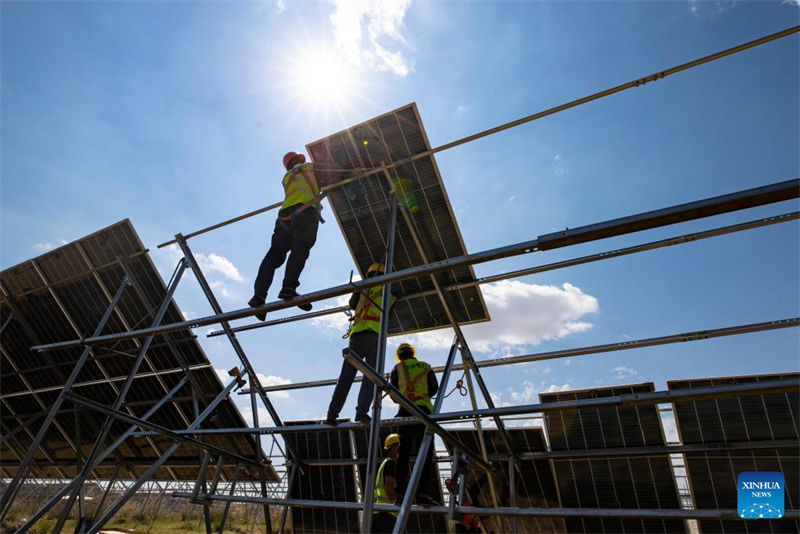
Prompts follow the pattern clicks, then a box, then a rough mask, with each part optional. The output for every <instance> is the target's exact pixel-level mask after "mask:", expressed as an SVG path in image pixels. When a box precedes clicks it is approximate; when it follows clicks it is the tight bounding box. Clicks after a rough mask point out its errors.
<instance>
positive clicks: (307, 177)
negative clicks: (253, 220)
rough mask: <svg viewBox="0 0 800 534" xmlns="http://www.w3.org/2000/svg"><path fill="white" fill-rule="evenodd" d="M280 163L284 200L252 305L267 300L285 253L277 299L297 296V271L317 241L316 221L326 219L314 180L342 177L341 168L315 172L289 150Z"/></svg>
mask: <svg viewBox="0 0 800 534" xmlns="http://www.w3.org/2000/svg"><path fill="white" fill-rule="evenodd" d="M283 166H284V167H285V168H286V174H284V176H283V192H284V201H283V204H282V205H281V208H280V211H279V212H278V219H277V220H276V221H275V229H274V231H273V233H272V243H271V245H270V247H269V251H268V252H267V255H266V256H264V259H263V260H262V262H261V266H260V267H259V268H258V275H257V276H256V281H255V284H254V288H253V289H254V293H253V298H251V299H250V301H249V302H248V304H249V305H250V306H251V307H254V308H255V307H258V306H261V305H263V304H264V303H265V302H266V299H267V292H268V291H269V288H270V286H271V285H272V279H273V277H274V276H275V270H276V269H277V268H278V267H280V266H281V265H283V262H284V261H286V256H287V254H288V256H289V260H288V261H286V272H285V273H284V276H283V286H282V288H281V290H280V293H278V298H279V299H283V300H291V299H293V298H295V297H297V296H298V293H297V287H298V286H299V285H300V273H302V272H303V268H304V267H305V265H306V260H307V259H308V255H309V253H310V251H311V248H312V247H313V246H314V243H316V241H317V230H318V228H319V223H320V222H325V221H323V220H322V216H321V215H320V212H321V211H322V204H321V203H320V202H321V201H322V198H323V194H322V193H321V191H320V187H319V184H318V183H317V177H318V174H319V173H320V172H324V173H326V176H325V179H328V180H331V181H333V180H336V179H338V178H339V177H340V176H341V171H335V170H333V169H330V168H329V169H318V170H317V172H315V169H314V164H313V163H310V162H309V163H306V157H305V156H304V155H303V154H300V153H299V152H288V153H287V154H286V155H285V156H283ZM299 308H300V309H301V310H304V311H310V310H311V304H310V303H306V304H301V305H300V306H299ZM256 317H257V318H258V319H260V320H262V321H264V320H266V318H267V314H266V313H262V314H258V315H256Z"/></svg>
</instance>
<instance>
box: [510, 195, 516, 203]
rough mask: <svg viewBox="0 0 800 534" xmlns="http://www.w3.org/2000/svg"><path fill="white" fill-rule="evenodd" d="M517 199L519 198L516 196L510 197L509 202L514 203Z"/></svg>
mask: <svg viewBox="0 0 800 534" xmlns="http://www.w3.org/2000/svg"><path fill="white" fill-rule="evenodd" d="M515 198H517V197H516V195H511V196H510V197H508V201H509V202H514V199H515Z"/></svg>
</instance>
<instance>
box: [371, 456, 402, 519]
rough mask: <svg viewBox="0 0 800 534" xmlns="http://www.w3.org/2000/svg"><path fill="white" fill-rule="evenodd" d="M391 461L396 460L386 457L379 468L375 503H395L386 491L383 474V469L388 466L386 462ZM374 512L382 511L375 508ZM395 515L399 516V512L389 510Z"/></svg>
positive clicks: (374, 493)
mask: <svg viewBox="0 0 800 534" xmlns="http://www.w3.org/2000/svg"><path fill="white" fill-rule="evenodd" d="M389 462H394V460H392V459H391V458H386V459H385V460H384V461H383V462H382V463H381V466H380V468H379V469H378V476H377V477H376V478H375V491H374V492H373V495H374V497H375V504H394V502H392V500H391V499H390V498H389V494H388V493H386V479H385V477H384V476H383V470H384V468H385V467H386V464H387V463H389ZM372 513H373V514H378V513H380V511H379V510H373V512H372ZM389 513H390V514H392V515H393V516H395V517H397V512H389Z"/></svg>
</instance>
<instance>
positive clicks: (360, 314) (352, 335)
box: [325, 263, 395, 425]
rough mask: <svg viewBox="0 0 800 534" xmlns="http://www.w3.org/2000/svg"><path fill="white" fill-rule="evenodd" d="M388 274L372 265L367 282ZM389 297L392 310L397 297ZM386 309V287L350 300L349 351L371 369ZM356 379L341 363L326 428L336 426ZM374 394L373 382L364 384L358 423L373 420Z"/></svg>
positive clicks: (360, 398)
mask: <svg viewBox="0 0 800 534" xmlns="http://www.w3.org/2000/svg"><path fill="white" fill-rule="evenodd" d="M385 272H386V268H385V267H384V265H383V264H382V263H373V264H372V265H370V266H369V268H368V269H367V278H372V277H374V276H378V275H381V274H384V273H385ZM390 297H391V298H390V299H389V306H388V308H391V306H392V304H394V301H395V297H394V295H390ZM385 308H387V307H386V306H384V305H383V286H381V285H378V286H374V287H371V288H369V290H364V291H363V292H362V291H356V292H355V293H353V295H352V296H351V297H350V309H351V310H353V316H352V317H351V318H350V330H349V332H348V334H347V336H348V338H349V340H350V341H349V347H350V350H351V351H352V353H354V354H355V355H356V356H357V357H359V358H361V359H363V360H365V361H366V362H367V363H368V364H369V365H370V366H371V367H372V368H375V362H376V361H377V359H378V332H379V331H380V326H381V310H384V311H388V309H385ZM355 377H356V368H355V367H353V366H352V365H350V364H349V363H347V360H345V361H344V362H342V370H341V372H340V373H339V381H338V382H337V383H336V389H334V390H333V397H332V398H331V403H330V406H328V416H327V417H326V419H325V423H326V424H329V425H335V424H336V420H337V418H338V417H339V413H340V412H341V411H342V407H343V406H344V403H345V401H346V400H347V394H348V393H350V387H351V386H352V385H353V380H354V379H355ZM374 392H375V388H374V386H373V385H372V382H370V381H369V380H364V381H362V382H361V389H360V391H359V392H358V403H357V404H356V418H355V419H356V421H358V422H361V423H369V421H370V419H371V418H370V416H369V414H368V413H367V412H368V411H369V405H370V404H371V403H372V399H373V394H374Z"/></svg>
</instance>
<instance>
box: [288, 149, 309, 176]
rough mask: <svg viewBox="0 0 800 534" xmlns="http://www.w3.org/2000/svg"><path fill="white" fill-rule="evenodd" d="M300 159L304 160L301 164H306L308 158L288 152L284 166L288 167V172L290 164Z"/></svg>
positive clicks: (297, 153)
mask: <svg viewBox="0 0 800 534" xmlns="http://www.w3.org/2000/svg"><path fill="white" fill-rule="evenodd" d="M298 157H299V158H300V159H301V160H302V162H301V163H305V162H306V157H305V156H304V155H302V154H301V153H299V152H287V153H286V155H285V156H283V166H284V167H286V170H287V171H288V170H289V163H291V161H292V160H293V159H294V158H298Z"/></svg>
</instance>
